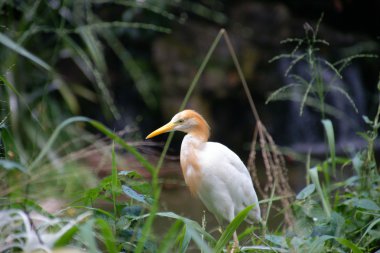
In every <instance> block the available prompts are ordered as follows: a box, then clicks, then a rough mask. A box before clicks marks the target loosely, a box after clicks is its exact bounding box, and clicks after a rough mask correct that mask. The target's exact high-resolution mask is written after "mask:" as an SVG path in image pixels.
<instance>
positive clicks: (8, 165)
mask: <svg viewBox="0 0 380 253" xmlns="http://www.w3.org/2000/svg"><path fill="white" fill-rule="evenodd" d="M1 167H2V168H4V169H6V170H15V169H17V170H19V171H21V172H24V173H27V172H28V169H27V168H25V167H24V166H23V165H21V164H19V163H17V162H15V161H11V160H3V159H0V168H1Z"/></svg>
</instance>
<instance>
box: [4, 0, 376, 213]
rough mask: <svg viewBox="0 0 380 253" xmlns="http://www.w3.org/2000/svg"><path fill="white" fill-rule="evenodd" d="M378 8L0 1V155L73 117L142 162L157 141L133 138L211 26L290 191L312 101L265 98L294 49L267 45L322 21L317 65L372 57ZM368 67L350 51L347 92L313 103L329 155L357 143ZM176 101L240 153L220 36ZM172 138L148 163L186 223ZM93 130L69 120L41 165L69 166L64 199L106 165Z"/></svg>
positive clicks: (166, 203)
mask: <svg viewBox="0 0 380 253" xmlns="http://www.w3.org/2000/svg"><path fill="white" fill-rule="evenodd" d="M379 10H380V2H379V1H359V0H320V1H311V2H310V1H303V0H288V1H285V0H284V1H219V0H204V1H190V0H174V1H144V0H137V1H118V0H113V1H111V0H109V1H107V0H93V1H85V0H81V1H71V0H66V1H63V0H62V1H59V0H37V1H34V0H33V1H27V0H25V1H22V0H20V1H17V0H12V1H11V0H10V1H7V0H4V1H1V2H0V14H1V16H0V43H1V46H0V70H1V71H0V75H1V77H2V85H1V86H0V92H1V93H0V114H1V120H2V122H1V124H2V129H5V127H6V128H7V131H10V132H12V133H13V135H14V140H13V142H12V145H11V147H10V148H7V149H5V148H2V149H1V150H0V152H1V155H2V157H7V158H9V157H11V158H12V157H13V158H14V159H16V158H17V159H19V160H21V161H24V162H25V163H28V161H32V160H33V159H34V158H35V157H36V155H37V154H38V150H39V149H40V148H42V147H44V145H46V142H47V140H48V138H49V136H50V135H51V134H52V132H53V131H54V130H55V129H56V127H57V125H59V123H61V122H62V121H63V120H65V119H67V118H69V117H71V116H74V115H83V116H87V117H89V118H92V119H96V120H99V121H101V122H103V123H104V124H105V125H106V126H108V127H109V128H110V129H112V130H114V131H115V132H117V133H118V134H119V135H120V136H122V137H123V138H125V139H126V140H127V141H129V142H130V143H132V144H133V145H134V146H135V147H137V148H138V149H139V150H140V151H141V152H143V153H144V155H146V156H147V157H148V158H149V160H151V161H152V162H156V161H157V158H158V156H159V154H160V151H161V150H162V147H163V143H164V141H165V140H166V138H167V136H166V135H163V136H160V137H157V138H156V139H154V140H153V142H151V141H143V140H144V139H145V136H146V135H147V134H148V133H149V132H151V131H152V130H154V129H156V128H157V127H159V126H161V125H163V124H164V123H166V122H167V121H169V120H170V119H171V117H172V116H173V115H174V114H175V113H176V112H177V111H178V109H179V107H180V104H181V103H182V101H183V99H184V97H185V94H186V92H187V91H188V88H189V86H190V83H191V82H192V80H193V78H194V76H195V74H196V72H197V70H198V68H199V67H200V64H201V62H202V60H203V59H204V57H205V56H206V54H207V52H208V50H209V48H210V46H211V44H212V42H213V41H214V39H215V37H216V36H217V34H218V32H219V30H220V29H221V28H225V29H226V30H227V32H228V34H229V36H230V38H231V40H232V44H233V46H234V48H235V50H236V52H237V56H238V59H239V61H240V64H241V65H242V70H243V73H244V76H245V78H246V80H247V83H248V85H249V89H250V91H251V94H252V96H253V99H254V102H255V104H256V106H257V110H258V112H259V114H260V116H261V119H262V121H263V123H264V124H265V126H266V127H267V129H268V131H269V132H270V134H271V135H272V136H273V138H274V140H275V142H276V143H277V144H278V145H279V146H280V147H281V150H283V152H284V154H285V155H286V158H287V162H288V169H289V175H290V178H291V185H292V187H293V188H294V190H296V191H297V190H299V189H301V188H302V187H303V185H304V175H303V174H302V173H303V172H302V171H303V169H300V165H299V164H297V159H298V158H297V157H298V156H299V155H301V156H302V155H305V154H306V153H308V152H311V153H313V154H315V155H316V157H318V155H321V154H325V153H326V152H327V151H326V148H325V145H324V144H323V143H324V137H323V129H322V125H321V124H320V117H319V113H318V112H316V111H315V110H314V109H313V108H309V107H305V109H304V112H303V115H302V117H300V115H299V97H298V96H299V94H298V93H297V92H293V93H290V94H289V96H288V97H284V98H282V99H280V101H272V102H270V103H266V100H267V99H268V97H269V95H270V94H271V93H272V92H273V91H275V90H277V89H279V88H281V87H284V86H285V85H287V84H288V83H289V82H291V80H290V79H289V77H288V76H286V75H285V73H286V71H287V69H288V67H289V65H290V64H291V62H290V61H289V60H288V59H286V58H281V59H279V60H276V61H270V60H271V59H272V58H274V57H275V56H277V55H281V54H284V53H290V52H291V50H292V49H293V48H294V47H293V46H292V45H289V44H284V43H281V41H283V40H285V39H288V38H304V37H305V36H307V33H308V32H309V31H310V29H313V28H309V27H314V29H315V27H316V23H317V21H318V20H319V19H320V18H321V16H322V15H323V19H322V21H321V24H320V26H319V31H318V37H319V38H321V39H322V40H325V41H327V42H328V45H325V44H323V45H322V46H320V48H319V51H318V53H317V54H318V56H319V57H320V58H321V59H323V60H326V61H329V62H336V61H338V60H340V59H342V58H346V57H351V56H353V55H359V56H360V55H365V54H371V55H376V54H378V53H379V51H380V47H379V46H380V44H379V40H380V37H379V36H380V16H379V15H378V11H379ZM305 23H307V24H308V25H305ZM305 34H306V35H305ZM301 50H302V48H301ZM379 63H380V62H379V59H378V58H375V57H372V56H371V57H357V59H355V60H353V61H352V62H351V63H350V64H349V65H348V66H347V67H346V68H345V69H344V70H343V71H342V73H341V75H342V76H341V78H340V79H339V80H338V81H337V83H338V84H337V85H339V86H340V87H341V88H342V89H344V90H345V91H346V92H347V93H348V94H349V96H350V98H351V100H348V99H347V97H346V96H345V95H344V94H342V93H339V92H331V93H330V94H329V95H328V96H326V103H328V104H329V105H331V106H332V107H333V108H335V109H336V111H333V110H332V111H331V112H332V113H330V114H329V116H328V117H329V118H331V119H332V121H333V122H334V128H335V130H336V141H337V150H338V151H339V152H341V153H344V154H348V155H349V154H350V153H353V152H356V151H357V150H358V149H359V148H360V147H362V145H363V143H364V142H362V141H361V140H360V138H358V136H357V134H356V132H359V131H364V129H365V123H364V120H363V119H362V116H363V115H367V116H373V115H374V114H375V112H376V109H377V103H378V102H379V101H378V95H377V84H378V80H379V71H380V64H379ZM306 67H307V66H306V65H305V64H303V63H300V64H298V65H296V66H295V67H294V68H293V70H292V71H293V73H295V74H297V75H299V76H305V75H307V73H306V70H305V68H306ZM321 73H322V78H323V80H327V81H328V80H331V78H332V76H333V75H334V72H333V71H332V70H331V69H329V68H323V67H322V69H321ZM10 87H13V88H14V89H10ZM297 99H298V100H297ZM297 101H298V102H297ZM352 103H355V105H356V108H357V112H356V111H355V109H354V108H353V107H352V106H351V104H352ZM187 108H192V109H195V110H197V111H199V112H200V113H201V114H203V115H204V116H205V118H206V119H207V120H208V122H209V124H210V126H211V129H212V135H211V140H212V141H217V142H221V143H223V144H225V145H226V146H228V147H230V148H231V149H232V150H234V151H235V152H236V153H237V154H239V156H240V157H241V158H242V160H243V161H244V162H245V161H247V159H248V154H249V151H250V145H251V141H252V136H253V130H254V126H255V119H254V117H253V116H252V112H251V110H250V107H249V104H248V100H247V99H246V95H245V94H244V90H243V86H242V85H241V81H240V79H239V76H238V73H237V70H236V68H235V66H234V64H233V61H232V58H231V56H230V54H229V52H228V49H227V46H226V44H225V42H224V40H221V41H220V43H219V44H218V46H217V48H216V50H215V52H214V54H213V55H212V57H211V60H210V62H209V63H208V64H207V66H206V69H205V71H204V73H203V75H202V76H201V78H200V80H199V83H198V84H197V86H196V89H195V91H194V92H193V94H192V96H191V98H190V100H189V103H188V106H187ZM336 112H343V113H336ZM7 131H3V132H2V134H3V136H6V132H7ZM94 136H95V137H94ZM182 137H183V136H182V134H176V135H175V136H174V140H173V142H172V144H171V146H170V149H169V156H168V159H167V161H166V162H165V164H164V167H163V168H162V171H161V176H162V183H163V185H164V191H163V197H162V200H163V201H162V206H163V208H164V209H165V208H166V209H168V210H173V211H177V212H178V213H181V214H185V216H187V217H192V218H195V219H197V220H200V219H201V216H202V215H203V213H202V209H203V207H202V205H201V204H200V202H198V201H197V200H195V199H193V200H191V201H189V198H191V197H190V195H189V193H188V191H187V189H186V188H185V186H184V183H183V181H182V175H181V172H180V168H179V161H178V157H177V155H178V154H179V150H180V143H181V140H182ZM102 138H103V136H101V135H100V134H98V133H97V132H96V131H94V130H93V129H90V128H87V127H85V126H83V125H82V126H75V127H70V128H68V130H67V131H65V133H64V134H62V135H60V137H59V140H58V144H57V145H55V146H54V149H51V150H50V151H49V154H48V159H49V160H50V161H51V162H52V163H53V164H54V166H55V167H57V168H62V167H65V168H66V169H67V168H68V170H69V171H72V173H74V172H75V173H76V174H75V175H76V176H75V177H74V178H76V181H75V180H74V181H73V185H72V187H71V188H70V187H67V186H65V187H64V188H65V190H64V193H65V194H67V196H71V195H75V193H77V192H78V191H80V189H82V188H86V187H90V186H91V185H94V184H95V183H94V182H96V180H97V178H98V177H102V176H104V175H108V174H109V173H110V163H109V154H108V155H104V153H102V152H101V150H102V148H104V147H109V146H107V145H109V143H107V141H104V142H98V140H102ZM94 140H96V142H95V141H94ZM90 144H91V145H92V146H91V145H90ZM89 147H91V148H89ZM12 150H14V152H12ZM99 150H100V151H99ZM16 151H17V152H16ZM15 156H16V157H15ZM119 158H120V163H119V164H120V165H119V167H120V168H119V169H120V170H124V169H139V170H140V172H141V173H142V174H144V169H143V168H141V166H140V165H138V164H137V163H136V161H135V160H133V158H132V157H131V156H129V154H126V153H120V156H119ZM107 159H108V160H107ZM78 161H80V164H81V166H83V167H85V168H86V169H83V170H80V171H81V172H80V173H82V174H80V175H79V176H78V174H77V173H78V168H77V165H76V166H72V167H70V166H68V165H67V164H70V163H72V162H75V163H77V162H78ZM301 167H302V166H301ZM41 173H42V172H41ZM49 173H52V172H43V173H42V175H44V176H48V175H50V174H49ZM40 176H41V174H40ZM40 178H41V177H39V179H37V178H36V179H34V180H37V182H39V184H37V185H38V187H41V184H45V183H46V184H51V181H50V182H49V183H47V182H46V177H45V178H44V180H41V179H40ZM52 178H54V180H56V181H57V182H60V181H61V180H62V177H59V176H54V177H52ZM81 178H82V179H83V178H86V179H87V180H84V181H83V180H81ZM38 180H41V182H40V181H38ZM75 182H76V183H75ZM54 188H57V187H56V185H54V187H52V186H51V187H50V188H49V187H48V188H46V189H49V190H46V192H42V193H41V192H40V191H38V190H37V188H36V189H35V191H34V193H35V194H37V193H38V194H39V195H43V196H45V195H46V197H49V196H50V195H54ZM49 191H50V192H49ZM58 192H59V191H58V190H57V193H58ZM31 193H33V189H32V190H31ZM40 197H41V196H40ZM42 198H43V197H42ZM210 219H213V218H211V217H210Z"/></svg>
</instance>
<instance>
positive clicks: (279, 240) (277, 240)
mask: <svg viewBox="0 0 380 253" xmlns="http://www.w3.org/2000/svg"><path fill="white" fill-rule="evenodd" d="M265 239H266V240H268V241H270V242H271V243H273V244H275V245H277V246H280V247H283V248H287V243H286V240H285V237H283V236H278V235H269V234H266V235H265Z"/></svg>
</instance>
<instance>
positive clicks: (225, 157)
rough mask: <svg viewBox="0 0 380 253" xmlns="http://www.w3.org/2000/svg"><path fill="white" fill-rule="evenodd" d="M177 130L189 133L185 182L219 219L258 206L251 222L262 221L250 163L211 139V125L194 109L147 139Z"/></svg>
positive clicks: (185, 148) (185, 142) (183, 159)
mask: <svg viewBox="0 0 380 253" xmlns="http://www.w3.org/2000/svg"><path fill="white" fill-rule="evenodd" d="M175 130H178V131H182V132H185V133H187V134H186V136H185V137H184V139H183V141H182V146H181V155H180V156H181V157H180V161H181V167H182V172H183V176H184V178H185V182H186V184H187V185H188V187H189V189H190V191H191V192H192V194H194V195H196V196H198V197H199V198H200V199H201V201H202V202H203V204H204V205H205V206H206V207H207V209H208V210H209V211H210V212H212V213H213V214H214V215H215V217H216V219H217V220H218V222H219V223H220V224H221V225H222V224H223V223H224V222H225V221H227V222H231V221H232V220H233V219H234V218H235V216H236V215H237V214H238V213H239V212H240V211H242V210H243V209H244V208H246V207H247V206H250V205H254V207H253V208H252V210H251V211H250V213H249V214H248V219H247V221H248V222H250V223H251V222H253V221H261V215H260V207H259V203H258V200H257V195H256V192H255V189H254V187H253V183H252V179H251V176H250V174H249V172H248V170H247V168H246V166H245V165H244V163H243V162H242V161H241V160H240V158H239V157H238V156H237V155H236V154H235V153H234V152H233V151H231V150H230V149H229V148H227V147H226V146H224V145H222V144H220V143H217V142H208V138H209V135H210V133H209V126H208V124H207V122H206V121H205V120H204V119H203V117H202V116H201V115H200V114H198V113H197V112H195V111H193V110H184V111H182V112H179V113H178V114H176V115H175V116H174V117H173V118H172V120H171V121H170V122H169V123H168V124H166V125H164V126H163V127H161V128H159V129H157V130H156V131H153V132H152V133H151V134H149V135H148V136H147V138H152V137H154V136H156V135H159V134H161V133H164V132H169V131H175ZM234 236H236V234H235V235H234Z"/></svg>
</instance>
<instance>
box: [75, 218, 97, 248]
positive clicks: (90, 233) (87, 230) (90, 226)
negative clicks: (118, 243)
mask: <svg viewBox="0 0 380 253" xmlns="http://www.w3.org/2000/svg"><path fill="white" fill-rule="evenodd" d="M94 223H95V220H89V221H88V222H86V223H85V224H84V225H82V226H80V228H79V234H78V237H79V241H80V242H82V243H83V244H84V245H85V246H86V248H87V251H88V252H90V253H100V251H99V249H98V247H97V243H96V239H95V231H94Z"/></svg>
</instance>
